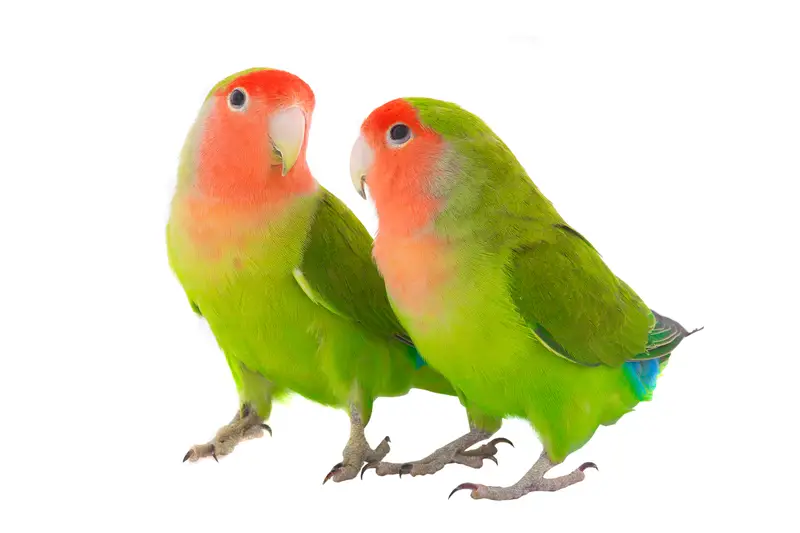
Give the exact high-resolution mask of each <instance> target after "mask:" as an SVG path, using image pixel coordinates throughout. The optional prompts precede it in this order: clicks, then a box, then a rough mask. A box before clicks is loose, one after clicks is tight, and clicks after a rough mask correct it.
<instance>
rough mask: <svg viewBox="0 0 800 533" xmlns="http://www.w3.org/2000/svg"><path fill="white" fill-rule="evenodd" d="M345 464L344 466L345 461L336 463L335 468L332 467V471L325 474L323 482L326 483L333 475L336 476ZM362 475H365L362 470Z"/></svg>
mask: <svg viewBox="0 0 800 533" xmlns="http://www.w3.org/2000/svg"><path fill="white" fill-rule="evenodd" d="M343 466H344V464H343V463H336V464H335V465H333V468H331V471H330V472H328V474H327V475H326V476H325V479H323V480H322V484H323V485H324V484H325V483H327V482H328V480H329V479H330V478H332V477H333V476H335V475H336V474H337V473H338V472H340V471H341V470H342V467H343ZM362 476H363V471H362Z"/></svg>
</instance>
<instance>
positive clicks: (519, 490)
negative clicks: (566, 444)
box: [447, 452, 597, 501]
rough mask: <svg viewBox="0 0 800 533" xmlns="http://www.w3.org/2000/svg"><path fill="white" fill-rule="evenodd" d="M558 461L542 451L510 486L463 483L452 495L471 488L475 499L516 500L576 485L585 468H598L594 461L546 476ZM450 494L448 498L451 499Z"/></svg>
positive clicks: (581, 479)
mask: <svg viewBox="0 0 800 533" xmlns="http://www.w3.org/2000/svg"><path fill="white" fill-rule="evenodd" d="M556 464H557V463H553V462H552V461H551V460H550V458H548V457H547V452H542V455H540V456H539V459H538V460H537V461H536V463H534V465H533V467H532V468H531V469H530V470H528V473H527V474H525V475H524V476H522V479H520V480H519V481H517V482H516V483H515V484H513V485H511V486H510V487H487V486H486V485H478V484H477V483H462V484H461V485H459V486H457V487H456V488H455V489H453V492H451V493H450V496H452V495H453V494H455V493H456V491H459V490H462V489H469V490H471V491H472V493H471V496H472V499H474V500H481V499H484V500H496V501H502V500H516V499H517V498H521V497H522V496H524V495H526V494H528V493H529V492H534V491H537V492H538V491H543V492H555V491H557V490H561V489H563V488H566V487H569V486H570V485H574V484H575V483H579V482H581V481H583V480H584V478H585V477H586V474H584V472H583V471H584V470H586V469H587V468H594V469H595V470H597V465H596V464H594V463H583V464H582V465H581V466H579V467H578V468H576V469H575V470H573V471H572V472H570V473H569V474H566V475H564V476H561V477H556V478H546V477H544V475H545V474H546V473H547V472H548V471H550V469H552V468H553V467H554V466H556ZM450 496H448V497H447V498H448V499H449V498H450Z"/></svg>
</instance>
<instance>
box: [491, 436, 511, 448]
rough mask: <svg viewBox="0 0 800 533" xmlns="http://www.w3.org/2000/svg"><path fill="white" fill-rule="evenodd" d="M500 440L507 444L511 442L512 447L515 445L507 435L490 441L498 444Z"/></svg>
mask: <svg viewBox="0 0 800 533" xmlns="http://www.w3.org/2000/svg"><path fill="white" fill-rule="evenodd" d="M500 442H505V443H506V444H510V445H511V447H512V448H513V447H514V443H513V442H511V441H510V440H508V439H507V438H505V437H498V438H496V439H492V440H491V441H489V444H498V443H500Z"/></svg>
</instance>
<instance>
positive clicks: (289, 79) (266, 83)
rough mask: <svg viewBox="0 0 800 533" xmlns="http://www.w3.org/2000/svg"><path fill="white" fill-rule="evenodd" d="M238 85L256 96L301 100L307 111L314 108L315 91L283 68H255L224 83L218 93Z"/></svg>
mask: <svg viewBox="0 0 800 533" xmlns="http://www.w3.org/2000/svg"><path fill="white" fill-rule="evenodd" d="M236 87H241V88H243V89H244V90H245V91H246V92H247V93H248V94H250V95H252V96H254V97H260V98H263V99H267V100H271V101H274V102H276V103H278V102H280V103H283V102H301V103H303V104H305V105H304V107H305V108H306V110H307V111H311V110H313V108H314V92H313V91H312V90H311V87H309V86H308V84H307V83H306V82H304V81H303V80H301V79H300V78H298V77H297V76H295V75H294V74H292V73H290V72H286V71H283V70H267V69H264V70H253V71H251V72H247V73H245V74H242V75H241V76H238V77H235V78H233V79H232V80H230V81H229V82H227V83H224V84H222V85H221V86H220V87H219V88H218V89H217V90H216V91H215V94H217V95H224V94H227V93H228V92H229V91H231V90H233V89H234V88H236Z"/></svg>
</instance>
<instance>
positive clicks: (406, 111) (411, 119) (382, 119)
mask: <svg viewBox="0 0 800 533" xmlns="http://www.w3.org/2000/svg"><path fill="white" fill-rule="evenodd" d="M398 122H402V123H403V124H406V125H407V126H408V127H410V128H411V129H412V130H414V131H416V130H419V129H420V126H421V125H420V122H419V118H418V117H417V111H416V109H414V107H413V106H412V105H411V104H409V103H408V102H406V101H405V100H403V99H402V98H398V99H397V100H392V101H391V102H387V103H385V104H383V105H382V106H380V107H379V108H377V109H375V110H374V111H373V112H372V113H370V115H369V116H368V117H367V119H366V120H365V121H364V123H363V124H362V125H361V131H363V132H364V133H365V134H367V135H383V134H384V133H385V132H386V130H388V129H389V127H390V126H392V125H393V124H396V123H398Z"/></svg>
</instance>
